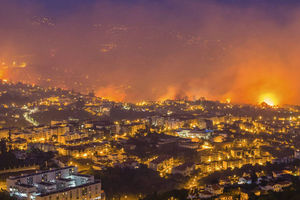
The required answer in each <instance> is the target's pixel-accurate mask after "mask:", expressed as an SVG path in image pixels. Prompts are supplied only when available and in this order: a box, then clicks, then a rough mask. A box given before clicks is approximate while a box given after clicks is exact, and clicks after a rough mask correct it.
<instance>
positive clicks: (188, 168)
mask: <svg viewBox="0 0 300 200" xmlns="http://www.w3.org/2000/svg"><path fill="white" fill-rule="evenodd" d="M194 169H195V164H193V163H184V164H182V165H179V166H177V167H174V168H173V169H172V174H181V175H183V176H190V175H191V172H192V171H193V170H194Z"/></svg>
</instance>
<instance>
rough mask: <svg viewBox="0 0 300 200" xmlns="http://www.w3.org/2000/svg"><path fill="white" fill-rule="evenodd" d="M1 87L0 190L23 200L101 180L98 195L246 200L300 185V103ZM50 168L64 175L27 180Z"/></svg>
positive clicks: (30, 86)
mask: <svg viewBox="0 0 300 200" xmlns="http://www.w3.org/2000/svg"><path fill="white" fill-rule="evenodd" d="M0 88H1V97H0V100H1V102H4V101H5V104H4V103H3V104H2V105H1V129H0V136H1V155H0V156H1V160H7V159H9V162H2V163H1V164H0V165H1V169H2V170H1V171H0V173H1V177H3V178H2V179H1V181H2V183H1V187H2V188H3V189H5V190H7V191H9V192H10V193H11V194H13V196H17V197H19V198H21V199H22V198H24V199H26V198H28V199H48V196H49V194H56V193H57V194H58V196H60V198H61V199H67V198H64V197H63V196H61V195H68V194H66V193H65V192H66V191H68V190H67V189H66V188H68V187H70V188H72V187H75V188H77V187H81V188H83V189H86V188H88V187H87V186H86V187H82V186H81V185H85V184H87V183H91V184H96V183H97V181H101V182H99V183H101V184H100V185H99V186H98V187H99V189H100V190H99V197H97V198H99V199H101V198H105V197H106V198H108V199H109V198H121V199H138V198H140V199H152V198H153V199H155V198H159V197H153V196H151V195H155V194H156V193H155V192H157V191H158V192H160V193H164V192H170V191H173V192H175V193H174V195H176V191H177V192H178V193H180V195H185V198H187V199H188V198H189V199H197V198H215V199H226V198H236V197H237V196H238V198H240V199H250V198H251V197H252V196H257V197H259V196H264V195H268V194H270V192H271V194H273V192H280V191H285V189H286V188H289V189H290V188H297V187H298V184H299V181H300V179H299V177H300V174H299V173H300V165H299V164H300V160H299V159H300V151H299V150H300V143H299V137H300V136H299V131H300V107H299V106H284V107H278V106H272V105H269V104H267V103H266V102H263V103H261V104H258V105H247V104H245V105H240V104H232V103H231V102H229V101H227V102H219V101H209V100H206V99H204V98H202V99H199V100H195V101H191V100H186V99H181V100H166V101H150V102H140V103H135V104H134V103H120V102H113V101H109V100H106V99H102V98H99V97H96V96H95V95H94V94H93V93H90V94H87V95H83V94H80V93H76V92H72V91H67V90H61V89H57V88H43V87H40V86H33V85H28V84H22V83H16V84H14V83H7V82H1V84H0ZM16 97H17V98H16ZM79 113H80V114H79ZM54 119H56V120H54ZM53 169H56V170H58V171H59V173H54V172H53V173H54V175H48V177H49V178H48V179H47V178H45V180H44V179H43V176H41V177H40V180H39V179H35V178H33V179H31V180H30V179H26V178H25V177H28V176H38V175H39V174H42V173H43V172H44V171H45V170H50V172H51V170H53ZM64 169H72V172H71V174H66V175H64V174H65V173H70V172H69V171H68V170H67V171H66V172H64V171H65V170H64ZM75 171H76V172H75ZM77 171H79V172H80V173H82V175H81V174H79V173H77ZM24 172H26V174H27V173H29V174H28V175H24V174H25V173H24ZM46 172H47V171H46ZM30 173H31V174H30ZM47 173H49V172H47ZM11 174H13V175H14V176H12V175H11ZM112 174H113V175H112ZM22 177H24V178H22ZM50 177H52V179H53V180H51V178H50ZM76 177H87V180H85V179H84V180H83V183H81V182H80V183H73V182H72V181H73V180H74V181H75V182H77V181H76V180H77V179H76ZM91 177H92V178H91ZM94 177H95V180H94ZM23 179H24V181H23ZM49 179H50V180H49ZM90 179H91V180H90ZM96 180H97V181H96ZM56 181H57V182H58V183H57V184H56ZM35 182H36V184H37V185H36V184H35ZM43 184H44V185H43ZM61 184H64V185H65V186H61ZM73 184H74V185H73ZM140 184H143V186H142V187H138V186H139V185H140ZM31 185H32V186H31ZM29 186H30V187H32V188H37V190H36V189H31V188H30V187H29ZM54 186H56V187H54ZM48 187H49V189H48ZM53 187H54V188H53ZM50 188H53V189H50ZM52 190H53V192H52ZM70 190H71V189H70ZM88 191H89V190H88ZM48 193H49V194H48ZM93 193H94V192H93V191H92V194H93ZM87 194H89V192H85V195H87ZM170 195H173V194H172V193H170ZM44 196H45V197H47V198H42V197H44ZM74 196H75V194H74ZM126 196H127V197H126ZM49 198H50V197H49ZM53 198H56V196H55V195H54V196H53ZM97 198H96V197H89V199H97ZM70 199H72V198H71V197H70ZM82 199H83V198H82Z"/></svg>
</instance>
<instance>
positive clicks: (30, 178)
mask: <svg viewBox="0 0 300 200" xmlns="http://www.w3.org/2000/svg"><path fill="white" fill-rule="evenodd" d="M27 184H28V185H33V177H28V178H27Z"/></svg>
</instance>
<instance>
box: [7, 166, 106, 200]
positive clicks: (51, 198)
mask: <svg viewBox="0 0 300 200" xmlns="http://www.w3.org/2000/svg"><path fill="white" fill-rule="evenodd" d="M6 184H7V189H8V190H9V193H10V195H11V196H14V197H15V198H16V199H19V200H67V199H70V200H71V199H85V200H97V199H102V196H101V195H102V191H101V182H100V181H98V180H94V177H93V176H90V175H83V174H78V173H77V168H76V167H73V166H69V167H64V168H58V169H50V170H47V171H42V172H36V173H34V174H27V175H22V176H16V177H9V178H8V179H7V180H6Z"/></svg>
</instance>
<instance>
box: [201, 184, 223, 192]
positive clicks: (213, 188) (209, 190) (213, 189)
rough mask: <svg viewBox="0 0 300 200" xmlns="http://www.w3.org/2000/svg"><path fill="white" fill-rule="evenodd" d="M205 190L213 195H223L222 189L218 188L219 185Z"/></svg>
mask: <svg viewBox="0 0 300 200" xmlns="http://www.w3.org/2000/svg"><path fill="white" fill-rule="evenodd" d="M205 190H206V191H208V192H210V193H212V194H214V195H220V194H223V190H224V187H222V186H220V185H219V184H214V185H208V186H206V188H205Z"/></svg>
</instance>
